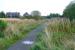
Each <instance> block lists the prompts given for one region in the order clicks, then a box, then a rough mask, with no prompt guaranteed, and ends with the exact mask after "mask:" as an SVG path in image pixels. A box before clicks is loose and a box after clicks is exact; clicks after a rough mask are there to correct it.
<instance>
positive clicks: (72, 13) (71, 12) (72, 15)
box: [63, 2, 75, 20]
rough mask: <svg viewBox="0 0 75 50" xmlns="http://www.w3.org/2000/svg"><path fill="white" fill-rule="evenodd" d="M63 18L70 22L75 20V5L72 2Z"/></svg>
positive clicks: (64, 12)
mask: <svg viewBox="0 0 75 50" xmlns="http://www.w3.org/2000/svg"><path fill="white" fill-rule="evenodd" d="M63 16H64V17H68V18H69V19H70V20H72V19H75V3H74V2H71V3H70V4H69V5H68V6H67V7H66V8H65V10H64V11H63Z"/></svg>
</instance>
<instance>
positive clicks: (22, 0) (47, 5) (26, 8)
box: [0, 0, 72, 15]
mask: <svg viewBox="0 0 75 50" xmlns="http://www.w3.org/2000/svg"><path fill="white" fill-rule="evenodd" d="M71 1H72V0H0V11H4V12H5V13H6V12H20V13H21V15H22V14H24V13H25V12H28V13H29V14H30V13H31V12H32V11H34V10H38V11H40V12H41V15H49V14H50V13H59V14H62V13H63V10H64V9H65V8H66V6H67V5H68V4H69V3H70V2H71Z"/></svg>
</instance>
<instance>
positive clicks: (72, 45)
mask: <svg viewBox="0 0 75 50" xmlns="http://www.w3.org/2000/svg"><path fill="white" fill-rule="evenodd" d="M46 24H47V27H45V29H44V33H40V34H41V35H39V37H40V38H38V41H36V43H35V44H34V46H33V47H32V49H33V50H75V20H73V21H70V20H69V19H67V18H52V19H50V20H48V22H46Z"/></svg>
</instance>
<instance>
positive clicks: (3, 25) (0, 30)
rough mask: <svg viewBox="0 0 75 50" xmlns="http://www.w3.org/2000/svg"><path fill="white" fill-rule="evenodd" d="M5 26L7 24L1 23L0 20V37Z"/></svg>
mask: <svg viewBox="0 0 75 50" xmlns="http://www.w3.org/2000/svg"><path fill="white" fill-rule="evenodd" d="M6 26H7V23H6V22H4V21H2V20H0V37H3V36H4V34H3V32H4V30H5V28H6Z"/></svg>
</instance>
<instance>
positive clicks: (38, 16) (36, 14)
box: [31, 11, 42, 19]
mask: <svg viewBox="0 0 75 50" xmlns="http://www.w3.org/2000/svg"><path fill="white" fill-rule="evenodd" d="M31 16H32V18H33V19H41V18H42V17H41V13H40V12H39V11H32V12H31Z"/></svg>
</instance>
